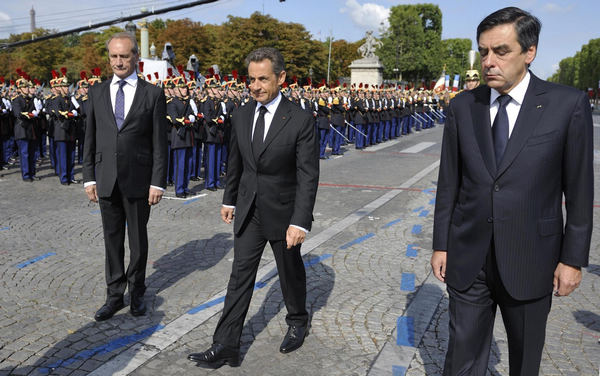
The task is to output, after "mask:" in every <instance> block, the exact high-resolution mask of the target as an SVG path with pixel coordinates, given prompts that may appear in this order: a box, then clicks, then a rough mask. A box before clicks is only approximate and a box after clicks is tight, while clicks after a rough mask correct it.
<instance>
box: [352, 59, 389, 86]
mask: <svg viewBox="0 0 600 376" xmlns="http://www.w3.org/2000/svg"><path fill="white" fill-rule="evenodd" d="M349 68H350V72H351V75H350V83H351V85H353V84H355V86H356V87H358V85H360V83H361V82H362V84H363V86H364V85H365V84H369V87H370V86H374V85H377V86H379V85H381V83H382V82H383V65H382V64H381V62H380V61H379V58H378V57H377V56H374V57H365V58H362V59H358V60H354V61H353V62H352V64H350V67H349Z"/></svg>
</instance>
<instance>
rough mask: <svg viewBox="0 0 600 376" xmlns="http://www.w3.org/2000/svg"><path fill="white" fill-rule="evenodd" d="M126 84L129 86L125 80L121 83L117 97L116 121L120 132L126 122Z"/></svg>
mask: <svg viewBox="0 0 600 376" xmlns="http://www.w3.org/2000/svg"><path fill="white" fill-rule="evenodd" d="M125 84H127V82H126V81H125V80H121V81H119V89H118V90H117V96H116V97H115V121H116V122H117V128H118V129H119V130H121V127H122V126H123V121H124V120H125V93H124V92H123V86H125Z"/></svg>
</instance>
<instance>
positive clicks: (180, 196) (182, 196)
mask: <svg viewBox="0 0 600 376" xmlns="http://www.w3.org/2000/svg"><path fill="white" fill-rule="evenodd" d="M175 197H177V198H186V197H187V194H185V193H177V194H175Z"/></svg>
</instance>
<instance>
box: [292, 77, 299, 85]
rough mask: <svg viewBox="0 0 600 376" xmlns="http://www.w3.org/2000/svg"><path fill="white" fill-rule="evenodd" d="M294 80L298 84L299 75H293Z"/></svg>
mask: <svg viewBox="0 0 600 376" xmlns="http://www.w3.org/2000/svg"><path fill="white" fill-rule="evenodd" d="M292 81H294V83H296V84H297V83H298V77H296V76H292Z"/></svg>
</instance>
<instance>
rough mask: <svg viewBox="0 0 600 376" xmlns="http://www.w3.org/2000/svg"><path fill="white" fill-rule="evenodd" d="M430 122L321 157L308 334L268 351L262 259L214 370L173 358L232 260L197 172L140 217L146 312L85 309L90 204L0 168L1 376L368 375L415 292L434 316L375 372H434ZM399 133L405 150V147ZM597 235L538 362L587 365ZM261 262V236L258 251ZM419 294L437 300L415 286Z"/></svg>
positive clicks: (216, 198)
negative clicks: (238, 351) (237, 346)
mask: <svg viewBox="0 0 600 376" xmlns="http://www.w3.org/2000/svg"><path fill="white" fill-rule="evenodd" d="M596 122H598V123H600V120H596ZM599 125H600V124H599ZM441 134H442V127H440V126H438V127H436V128H434V129H430V130H425V131H423V132H420V133H417V134H413V135H410V136H408V137H404V138H401V139H400V140H399V141H397V142H396V141H394V142H389V143H388V144H387V145H386V144H382V145H378V146H377V147H375V148H372V149H371V150H368V149H367V151H365V152H359V151H356V150H354V149H353V148H351V147H350V146H349V147H347V149H346V154H345V155H344V156H343V157H341V158H331V159H328V160H325V161H322V162H321V178H320V183H321V186H320V187H319V192H318V197H317V204H316V207H315V213H314V215H315V222H314V226H313V230H312V231H311V234H309V238H308V242H307V244H306V245H307V247H306V248H307V249H308V248H310V252H309V253H307V254H306V255H305V256H304V259H305V263H306V265H307V285H308V299H307V305H308V307H309V310H310V313H311V317H312V320H311V330H310V335H309V336H308V337H307V339H306V342H305V345H304V346H303V347H302V348H301V349H299V350H297V351H295V352H293V353H290V354H287V355H284V354H280V353H279V351H278V348H279V344H280V342H281V340H282V338H283V336H284V334H285V331H286V329H287V328H286V324H285V320H284V317H285V307H284V305H283V299H282V296H281V290H280V287H279V281H278V279H277V276H273V275H272V274H268V273H267V274H266V276H265V277H264V278H261V279H260V280H259V283H258V284H257V287H256V289H255V293H254V297H253V299H252V304H251V306H250V310H249V312H248V316H247V320H246V324H245V326H244V332H243V336H242V354H243V362H242V365H241V367H239V368H230V367H228V366H225V367H222V368H220V369H218V370H206V369H202V368H198V367H196V366H195V365H194V363H191V362H189V361H188V360H186V356H187V354H188V353H190V352H195V351H202V350H205V349H206V348H208V346H210V343H211V337H212V331H213V330H214V328H215V325H216V321H217V320H218V317H219V314H220V313H219V304H220V301H219V299H218V298H215V297H218V296H219V294H220V293H222V292H223V289H224V288H225V287H226V283H227V280H228V277H229V273H230V269H231V258H232V257H233V252H232V245H233V241H232V234H231V231H232V230H231V226H228V225H226V224H224V223H222V222H221V221H220V219H219V217H218V210H219V207H220V200H221V197H222V191H217V192H207V191H204V190H202V189H201V186H200V185H197V186H196V187H194V191H195V192H197V193H198V196H196V197H194V198H191V199H187V200H177V199H175V198H174V192H173V190H172V189H169V190H168V192H167V196H169V199H166V200H163V201H162V202H161V203H160V204H159V205H158V206H156V207H155V208H153V209H152V214H151V219H150V222H149V233H150V239H149V242H150V251H149V253H150V254H149V263H148V268H147V285H148V289H147V292H146V302H147V304H148V306H149V312H148V314H147V315H146V316H143V317H137V318H135V317H132V316H131V315H130V314H129V313H128V310H127V309H124V310H122V311H120V312H119V313H118V314H117V315H115V317H113V318H112V319H110V320H108V321H105V322H102V323H96V322H95V321H94V320H93V314H94V312H95V311H96V309H98V308H99V307H100V306H101V305H102V303H103V302H104V298H105V285H104V245H103V238H102V227H101V223H100V215H99V210H98V206H97V205H93V204H90V203H88V202H87V200H86V197H85V194H84V192H83V188H82V187H81V186H80V185H77V186H74V185H72V186H68V187H63V186H61V185H60V184H58V183H59V182H58V178H56V177H55V176H52V174H51V173H50V169H49V168H48V167H47V162H45V164H44V165H43V166H42V169H41V171H40V174H39V175H40V176H41V177H42V178H43V179H42V180H41V181H39V182H33V183H25V182H22V181H21V179H20V177H19V174H18V171H17V170H16V169H12V170H9V171H8V173H5V174H4V176H3V177H1V178H0V284H1V286H2V288H1V289H0V375H8V374H11V375H12V374H14V375H29V374H31V375H39V374H53V375H85V374H89V373H92V372H94V370H96V372H94V374H112V373H119V372H121V373H130V374H133V375H204V374H214V375H282V374H292V375H366V374H367V373H369V370H371V369H372V367H373V364H374V363H375V361H376V360H379V359H383V358H384V356H383V355H384V354H383V353H382V349H383V348H384V346H388V345H389V346H390V347H393V346H395V345H396V341H395V340H394V341H392V339H393V338H395V336H396V331H397V326H398V325H399V324H401V323H402V321H401V319H400V318H401V317H404V316H405V315H406V313H407V312H411V307H415V306H417V305H419V304H420V305H421V306H424V304H423V303H419V302H429V301H432V302H433V303H427V304H425V306H426V307H427V308H428V309H429V310H430V311H431V316H432V320H430V321H431V323H430V324H429V325H425V326H424V327H423V330H422V332H421V333H420V335H418V336H417V335H415V336H414V338H419V339H421V338H422V340H419V341H418V342H417V343H413V344H412V353H411V358H410V359H408V361H407V362H406V363H405V364H400V363H398V364H395V363H393V360H392V363H390V366H389V367H388V368H386V370H387V371H385V372H387V374H389V375H401V374H404V372H405V371H406V374H407V375H422V374H426V375H434V374H438V373H439V369H440V367H441V364H442V363H443V354H444V351H445V346H446V342H445V341H447V340H446V338H447V315H446V307H447V300H446V299H445V298H444V293H443V290H442V288H440V287H439V286H438V285H434V284H429V282H427V283H426V281H429V280H428V278H429V276H430V270H429V257H430V254H431V251H430V244H431V240H430V239H431V230H432V220H433V218H432V217H433V208H434V205H435V184H436V182H435V181H436V178H437V169H436V168H435V165H433V164H434V163H435V162H436V161H437V160H438V158H439V151H440V144H439V143H440V140H441ZM425 143H428V144H425ZM388 145H389V146H388ZM410 147H415V148H413V149H412V151H415V150H416V151H417V152H416V153H412V152H411V153H409V152H405V151H406V150H407V149H408V148H410ZM409 150H410V149H409ZM432 167H433V168H432ZM79 176H80V174H78V175H77V176H76V177H79ZM413 177H415V178H413ZM411 178H413V179H411ZM382 197H383V198H385V200H383V201H382ZM352 218H354V219H353V220H352ZM316 239H320V240H319V242H313V243H314V244H317V245H316V246H314V247H308V244H309V243H310V242H311V241H313V240H315V241H316ZM597 245H598V238H597V236H596V235H595V236H594V246H593V250H592V260H591V264H593V265H591V266H590V267H589V268H587V270H586V272H585V275H584V283H583V285H582V287H581V288H580V290H578V291H577V293H576V294H575V295H573V296H572V297H569V298H562V299H560V300H557V299H555V301H554V304H553V311H552V315H551V319H550V322H549V326H548V336H547V337H548V341H547V342H548V343H547V346H546V351H545V353H544V361H543V366H542V369H543V372H544V374H547V375H550V374H585V375H587V374H590V375H592V374H593V375H595V374H596V373H594V372H597V367H598V364H597V362H598V359H600V344H598V343H597V342H598V337H599V333H600V332H599V331H600V317H599V314H600V309H599V307H598V305H599V304H600V301H599V300H600V299H599V298H598V296H599V294H598V287H600V286H599V283H600V282H599V278H600V266H599V265H600V260H599V258H600V257H599V255H598V251H597ZM272 262H273V256H272V253H271V251H270V250H269V249H266V250H265V253H264V256H263V260H262V263H261V265H263V266H264V268H266V269H268V268H269V267H270V265H272ZM423 286H425V287H427V288H423ZM419 292H421V293H419ZM428 294H429V295H430V296H433V295H435V294H437V295H436V296H439V298H436V299H433V300H427V295H428ZM432 294H433V295H432ZM437 302H441V303H440V304H439V306H437V309H436V304H437ZM202 315H204V316H205V317H206V319H205V320H204V319H202V320H196V321H193V320H195V317H199V316H202ZM204 316H203V317H204ZM188 318H189V320H188V321H185V320H186V319H188ZM190 320H191V321H190ZM179 322H183V324H181V325H177V323H179ZM190 322H194V324H193V325H192V326H190V325H191V324H189V323H190ZM186 323H187V324H186ZM186 325H188V326H189V327H188V328H184V327H185V326H186ZM182 328H184V329H185V330H183V329H182ZM425 329H427V330H425ZM502 332H503V329H502V328H501V327H499V328H498V330H497V331H496V333H495V345H494V356H493V357H492V359H491V361H490V369H491V370H492V373H493V374H507V372H506V370H507V367H508V365H507V352H506V349H505V347H506V346H505V345H506V341H505V338H504V337H503V334H502ZM161 344H162V345H161ZM144 354H146V355H147V354H151V355H149V356H146V358H147V360H146V358H144ZM140 359H144V360H143V361H140ZM594 362H596V364H594ZM110 366H112V368H110V369H111V370H112V371H110V372H108V371H104V370H105V369H108V368H106V367H110ZM575 367H579V368H575ZM594 370H595V371H594ZM103 372H104V373H103ZM569 372H571V373H569ZM572 372H575V373H572Z"/></svg>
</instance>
